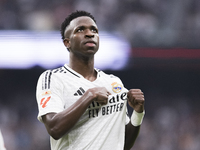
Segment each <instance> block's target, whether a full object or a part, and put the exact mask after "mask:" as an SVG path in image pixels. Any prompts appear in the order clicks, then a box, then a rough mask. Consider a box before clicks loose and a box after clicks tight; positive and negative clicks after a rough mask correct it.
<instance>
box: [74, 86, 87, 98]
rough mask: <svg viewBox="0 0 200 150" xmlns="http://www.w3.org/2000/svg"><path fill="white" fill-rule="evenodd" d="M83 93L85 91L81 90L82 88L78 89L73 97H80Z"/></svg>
mask: <svg viewBox="0 0 200 150" xmlns="http://www.w3.org/2000/svg"><path fill="white" fill-rule="evenodd" d="M84 93H85V90H84V89H83V88H82V87H80V88H79V89H78V90H77V91H76V93H74V96H81V95H83V94H84Z"/></svg>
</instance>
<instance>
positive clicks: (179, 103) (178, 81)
mask: <svg viewBox="0 0 200 150" xmlns="http://www.w3.org/2000/svg"><path fill="white" fill-rule="evenodd" d="M75 10H86V11H89V12H91V13H92V14H93V15H94V17H95V19H96V21H97V25H98V27H99V32H100V40H101V46H100V50H99V52H98V53H97V56H96V57H97V62H96V67H98V68H100V69H102V70H103V71H105V72H106V73H112V74H115V75H117V76H119V77H120V78H121V79H122V81H123V83H124V85H125V86H126V87H127V88H128V89H130V88H140V89H142V90H143V92H144V94H145V98H146V103H145V104H146V105H145V108H146V115H145V119H144V122H143V124H142V127H141V131H140V134H139V137H138V139H137V141H136V143H135V145H134V147H133V148H132V150H133V149H138V150H199V149H200V142H199V141H200V109H199V105H200V101H199V100H200V99H199V98H200V80H199V77H200V1H199V0H167V1H166V0H148V1H146V0H123V1H120V0H99V1H97V0H84V1H81V0H65V1H64V0H56V1H54V0H42V1H41V0H29V1H26V0H0V91H1V92H0V128H1V131H2V134H3V136H4V140H5V145H6V148H7V149H8V150H49V149H50V146H49V135H48V134H47V132H46V129H45V127H44V125H43V124H42V123H40V122H39V121H38V120H37V114H38V108H37V103H36V98H35V89H36V84H37V80H38V77H39V75H40V74H41V73H42V72H43V71H44V70H46V69H52V68H55V67H59V66H62V65H63V64H64V63H67V62H68V52H67V50H66V49H65V47H64V45H63V44H62V40H61V36H60V33H59V32H60V31H59V30H60V24H61V23H62V21H63V20H64V18H65V17H66V16H67V15H68V14H70V13H71V12H72V11H75ZM129 112H130V113H131V112H132V110H131V109H130V108H129Z"/></svg>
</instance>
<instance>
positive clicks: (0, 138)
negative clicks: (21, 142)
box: [0, 130, 6, 150]
mask: <svg viewBox="0 0 200 150" xmlns="http://www.w3.org/2000/svg"><path fill="white" fill-rule="evenodd" d="M0 150H6V148H5V145H4V140H3V136H2V133H1V130H0Z"/></svg>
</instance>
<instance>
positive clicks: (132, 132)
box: [124, 89, 144, 150]
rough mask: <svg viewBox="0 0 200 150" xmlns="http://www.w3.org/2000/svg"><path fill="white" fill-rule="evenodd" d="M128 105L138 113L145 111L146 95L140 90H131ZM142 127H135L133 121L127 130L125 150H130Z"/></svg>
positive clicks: (127, 126)
mask: <svg viewBox="0 0 200 150" xmlns="http://www.w3.org/2000/svg"><path fill="white" fill-rule="evenodd" d="M128 103H129V105H130V106H131V107H132V108H133V109H134V110H135V111H136V112H138V113H142V112H143V111H144V94H143V92H142V91H141V90H140V89H131V90H130V91H129V92H128ZM139 131H140V126H133V125H132V123H131V121H130V122H129V123H128V124H127V125H126V128H125V145H124V150H130V149H131V148H132V146H133V145H134V143H135V140H136V138H137V136H138V134H139Z"/></svg>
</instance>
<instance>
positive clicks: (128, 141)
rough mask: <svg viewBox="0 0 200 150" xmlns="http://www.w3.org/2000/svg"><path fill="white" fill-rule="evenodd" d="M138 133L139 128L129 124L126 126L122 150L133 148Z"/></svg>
mask: <svg viewBox="0 0 200 150" xmlns="http://www.w3.org/2000/svg"><path fill="white" fill-rule="evenodd" d="M139 131H140V126H137V127H135V126H133V125H132V124H131V122H129V123H128V124H127V125H126V128H125V144H124V150H130V149H131V147H133V145H134V143H135V140H136V138H137V136H138V134H139Z"/></svg>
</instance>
